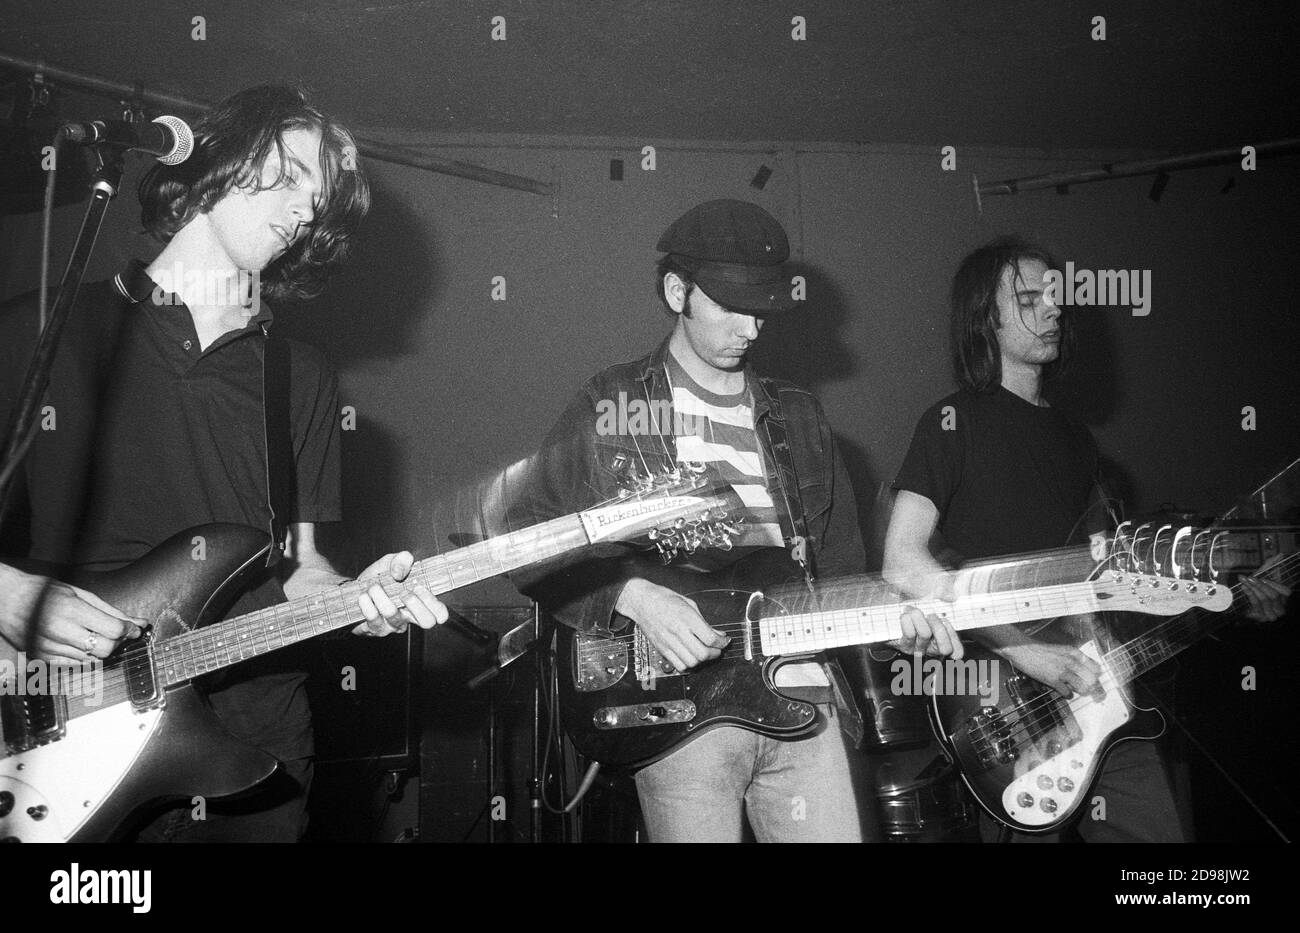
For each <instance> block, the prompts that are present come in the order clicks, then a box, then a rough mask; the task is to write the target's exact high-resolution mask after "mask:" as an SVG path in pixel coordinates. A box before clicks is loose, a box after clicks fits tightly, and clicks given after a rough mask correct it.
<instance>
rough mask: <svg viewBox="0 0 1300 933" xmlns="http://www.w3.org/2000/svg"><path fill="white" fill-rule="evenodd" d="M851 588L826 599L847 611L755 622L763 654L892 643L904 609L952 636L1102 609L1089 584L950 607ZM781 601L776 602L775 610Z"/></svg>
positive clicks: (877, 586) (875, 586)
mask: <svg viewBox="0 0 1300 933" xmlns="http://www.w3.org/2000/svg"><path fill="white" fill-rule="evenodd" d="M856 589H857V593H856V594H846V593H843V592H839V593H835V594H833V596H832V597H831V601H833V602H835V603H846V602H847V603H851V605H849V606H847V607H846V608H824V609H818V610H814V611H806V612H792V613H789V614H787V615H776V616H770V617H766V618H763V619H760V620H759V631H760V635H761V639H762V649H763V653H764V654H766V655H785V654H804V653H812V652H817V651H825V650H827V649H829V648H843V647H847V646H849V645H870V644H875V643H878V642H886V641H893V640H895V639H897V638H901V637H902V634H903V632H902V622H901V616H902V612H903V610H904V609H906V608H907V607H908V606H914V607H916V608H917V609H919V610H920V611H921V612H923V613H925V614H927V615H937V616H942V617H943V618H945V619H947V620H948V621H950V622H951V623H952V626H953V628H954V629H956V630H957V631H967V630H971V629H979V628H987V627H989V626H992V625H1007V624H1015V623H1018V622H1034V621H1037V620H1040V619H1053V618H1056V617H1057V616H1064V615H1080V614H1083V613H1087V612H1097V611H1099V610H1101V609H1103V608H1105V607H1104V606H1103V605H1102V604H1101V601H1100V600H1099V599H1098V598H1097V594H1096V590H1095V589H1094V587H1093V585H1092V584H1091V583H1088V582H1083V583H1062V584H1055V585H1048V586H1041V587H1032V588H1024V589H1011V590H1002V591H999V592H995V593H979V594H974V595H970V596H961V597H959V598H957V599H956V600H954V601H953V602H947V601H945V600H941V599H922V600H906V601H902V602H900V601H899V599H898V593H897V591H896V590H894V589H893V588H892V587H889V586H887V585H886V584H884V583H882V582H876V583H872V584H862V585H860V586H859V587H857V588H856ZM805 598H806V597H805ZM782 602H783V601H782V600H780V599H777V600H776V603H777V605H781V604H782Z"/></svg>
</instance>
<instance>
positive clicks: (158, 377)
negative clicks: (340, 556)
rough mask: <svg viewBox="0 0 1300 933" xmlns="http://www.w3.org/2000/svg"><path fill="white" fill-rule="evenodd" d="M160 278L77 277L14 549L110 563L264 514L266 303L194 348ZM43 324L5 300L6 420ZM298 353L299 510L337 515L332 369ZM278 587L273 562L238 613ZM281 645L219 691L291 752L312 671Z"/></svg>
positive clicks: (304, 351) (216, 697)
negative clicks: (195, 530) (80, 282)
mask: <svg viewBox="0 0 1300 933" xmlns="http://www.w3.org/2000/svg"><path fill="white" fill-rule="evenodd" d="M155 288H156V287H155V285H154V283H153V281H152V280H151V279H150V278H149V277H148V276H147V275H146V274H145V272H144V267H143V265H142V264H140V263H133V264H132V265H131V266H130V267H128V269H127V270H125V271H124V272H123V273H121V274H120V275H119V276H117V277H116V278H115V279H110V280H108V281H105V282H98V283H94V284H91V285H87V286H85V287H84V288H83V289H82V290H81V294H80V295H79V297H78V301H77V306H76V307H75V308H74V309H73V311H72V313H71V315H70V317H69V319H68V323H67V326H66V328H65V330H64V334H63V339H62V342H61V343H60V346H59V350H58V354H57V356H56V358H55V363H54V369H53V372H52V374H51V380H50V387H49V391H48V393H47V396H46V400H45V405H46V406H49V407H48V408H46V409H45V410H44V411H45V417H46V424H45V425H44V427H46V428H47V429H45V430H41V431H39V432H38V434H37V437H36V440H35V442H34V443H33V445H32V449H31V451H30V452H29V454H28V457H27V460H26V463H25V470H24V473H25V482H26V490H27V495H26V497H25V503H24V505H25V509H20V510H18V514H19V515H20V516H23V517H25V521H20V522H18V523H17V524H16V525H11V526H10V527H8V528H7V529H6V530H5V534H4V543H5V545H6V550H7V552H8V554H9V555H10V556H18V557H28V558H32V559H35V560H38V561H40V562H43V563H47V564H51V565H55V566H73V567H84V568H87V569H93V570H112V569H116V568H118V567H121V566H124V565H126V564H128V563H130V562H131V561H133V560H135V559H136V558H138V557H140V556H142V555H143V554H145V553H146V552H147V551H148V550H150V549H151V548H152V547H154V546H156V545H157V544H159V543H161V542H162V541H164V540H166V539H167V538H168V537H170V536H171V535H173V534H175V533H176V532H178V531H182V530H184V529H186V528H189V527H191V526H194V525H199V524H203V523H206V522H234V523H239V524H245V525H251V526H253V527H256V528H261V529H265V528H267V525H268V520H269V517H270V507H269V505H268V504H267V493H266V488H267V484H266V450H265V448H266V443H265V435H264V427H263V405H262V358H263V352H264V338H263V329H262V328H263V326H269V325H270V323H271V313H270V311H269V310H267V309H266V308H265V305H263V309H262V310H261V313H259V314H258V315H257V316H256V317H254V318H253V319H252V320H251V321H250V322H249V323H248V325H247V326H245V327H244V328H242V329H240V330H237V331H233V332H231V333H228V334H225V335H223V336H222V337H221V338H219V339H218V340H216V341H215V342H214V343H212V344H211V345H210V346H209V347H208V348H207V349H206V350H202V351H201V350H200V349H199V339H198V335H197V333H196V331H195V328H194V321H193V318H192V317H191V315H190V312H189V309H188V308H187V307H186V306H185V305H184V304H183V303H181V302H180V299H179V298H177V297H176V296H167V297H166V299H165V300H164V302H163V303H157V302H156V298H155V294H154V293H155ZM157 294H158V295H161V294H162V293H161V290H157ZM128 296H129V297H128ZM168 301H170V302H174V303H170V304H169V303H167V302H168ZM37 336H38V327H37V314H36V308H35V298H34V296H24V297H22V298H19V299H16V300H14V301H13V302H9V303H7V304H6V305H5V306H4V307H3V308H2V309H0V367H3V372H0V419H3V420H0V424H8V418H9V415H10V412H11V411H12V409H13V407H14V404H15V402H16V401H17V394H18V392H19V390H20V387H21V382H22V379H23V376H24V375H25V373H26V370H27V364H28V361H29V359H30V357H31V352H32V349H33V347H34V346H35V342H36V339H37ZM289 356H290V386H291V389H290V395H291V398H290V422H291V425H292V435H293V451H294V458H295V466H296V470H295V473H296V476H295V484H294V485H295V487H296V494H295V499H294V502H293V507H292V510H291V515H290V520H291V521H295V522H326V521H337V520H339V519H340V518H341V502H340V478H339V477H340V468H339V423H338V420H337V418H338V414H337V413H338V386H337V379H336V377H335V375H334V373H333V371H332V369H331V368H330V367H329V365H328V364H327V362H326V361H325V359H324V358H323V356H322V355H321V354H320V353H319V352H318V351H316V350H314V349H312V348H311V347H308V346H306V345H304V344H300V343H297V342H292V341H291V342H290V354H289ZM50 428H52V429H50ZM24 512H25V516H24V515H23V513H24ZM15 552H17V553H15ZM283 601H284V591H283V589H282V588H281V586H280V583H279V581H278V580H277V579H276V578H275V577H274V575H272V574H267V577H266V579H264V580H263V581H262V582H261V583H260V584H259V585H258V586H256V587H255V588H254V589H252V590H250V591H249V592H248V593H246V594H244V595H243V596H242V597H241V599H240V600H239V601H238V602H237V603H236V605H235V606H234V608H233V609H232V614H239V613H242V612H247V611H250V610H252V609H256V608H261V607H263V606H268V605H272V604H274V603H278V602H283ZM284 655H285V653H284V652H278V653H273V654H270V655H267V656H266V657H265V658H263V659H260V660H259V661H256V662H252V663H249V664H244V665H240V666H238V667H236V668H234V669H233V670H232V672H231V677H230V681H229V682H230V683H231V684H233V686H230V687H225V688H223V689H221V690H219V691H217V692H215V693H213V694H212V695H211V697H210V698H211V699H212V702H213V705H214V706H215V707H216V708H217V710H218V712H219V713H221V715H222V718H223V720H225V722H226V725H227V726H228V727H229V728H230V729H231V731H232V732H234V733H235V734H236V735H238V736H240V737H241V738H244V739H245V740H247V741H250V742H253V743H254V744H257V745H260V746H262V747H264V748H267V750H269V751H272V752H273V753H275V754H277V755H278V756H279V757H282V758H293V757H304V756H306V755H309V754H310V753H311V733H310V725H309V719H308V714H307V707H306V698H305V693H304V692H303V690H302V689H301V688H302V681H303V675H302V674H301V673H300V672H298V671H296V670H293V667H294V665H293V664H292V660H291V658H289V657H287V656H284Z"/></svg>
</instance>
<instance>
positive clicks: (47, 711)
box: [0, 694, 68, 755]
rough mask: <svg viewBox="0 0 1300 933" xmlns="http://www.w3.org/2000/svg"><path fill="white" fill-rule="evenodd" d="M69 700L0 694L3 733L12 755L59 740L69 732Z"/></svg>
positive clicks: (62, 697) (54, 697) (7, 750)
mask: <svg viewBox="0 0 1300 933" xmlns="http://www.w3.org/2000/svg"><path fill="white" fill-rule="evenodd" d="M67 726H68V701H67V698H66V697H64V696H62V695H61V694H55V695H51V696H0V735H3V736H4V750H5V751H6V752H8V753H9V754H11V755H17V754H19V753H20V752H27V751H31V750H32V749H33V748H38V747H39V746H41V745H48V744H49V743H50V742H57V741H58V740H59V739H62V738H63V737H64V736H65V735H66V734H67V731H68V728H67Z"/></svg>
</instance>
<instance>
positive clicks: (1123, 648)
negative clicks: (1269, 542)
mask: <svg viewBox="0 0 1300 933" xmlns="http://www.w3.org/2000/svg"><path fill="white" fill-rule="evenodd" d="M1297 563H1300V554H1289V555H1287V556H1286V557H1283V558H1282V559H1281V560H1279V561H1278V562H1277V563H1276V564H1274V565H1273V566H1271V567H1269V568H1268V570H1267V571H1266V572H1267V573H1269V574H1270V575H1276V576H1278V577H1282V576H1283V574H1284V571H1285V572H1289V571H1292V570H1295V569H1297V568H1296V566H1295V565H1296V564H1297ZM1286 582H1288V583H1292V582H1295V576H1294V575H1292V576H1291V579H1289V580H1288V581H1286ZM1241 588H1242V584H1241V583H1238V584H1236V585H1234V586H1233V587H1232V591H1233V601H1234V602H1236V598H1237V597H1238V596H1239V595H1241V594H1240V592H1239V590H1241ZM1241 592H1244V590H1241ZM1228 614H1229V613H1224V615H1225V616H1226V615H1228ZM1182 615H1183V613H1180V614H1179V615H1178V616H1174V617H1173V618H1171V619H1168V620H1166V621H1165V622H1162V623H1159V624H1157V625H1156V626H1154V627H1153V628H1152V630H1149V631H1147V632H1144V633H1143V634H1142V635H1140V636H1138V637H1137V638H1134V639H1132V640H1131V641H1128V642H1125V643H1124V644H1122V645H1119V646H1117V647H1115V648H1113V649H1111V650H1110V651H1108V652H1107V653H1106V655H1105V656H1104V661H1105V662H1106V670H1105V672H1104V673H1103V674H1102V677H1101V678H1099V679H1098V685H1099V686H1101V687H1103V688H1104V689H1106V690H1108V691H1109V690H1114V689H1117V688H1118V687H1120V686H1122V685H1123V684H1124V683H1127V682H1128V680H1131V679H1132V677H1131V676H1128V677H1126V678H1125V679H1123V680H1121V679H1118V678H1117V676H1116V675H1115V673H1114V671H1113V670H1112V667H1111V663H1112V660H1113V658H1114V657H1116V656H1119V655H1126V654H1128V653H1129V652H1130V651H1131V647H1130V646H1132V645H1133V644H1135V643H1137V642H1144V641H1148V640H1151V641H1154V643H1156V644H1159V643H1160V642H1159V640H1157V639H1154V638H1153V635H1152V632H1153V631H1157V630H1159V629H1161V628H1164V627H1166V626H1170V625H1172V624H1173V623H1174V622H1175V621H1176V620H1177V619H1179V618H1181V616H1182ZM1225 621H1226V619H1225ZM1180 650H1181V649H1180ZM1048 689H1049V691H1051V693H1050V695H1044V696H1042V697H1039V698H1038V699H1037V700H1034V701H1032V702H1030V703H1027V704H1025V705H1024V706H1022V707H1017V713H1018V714H1019V715H1018V717H1017V724H1016V726H1014V727H1013V728H1011V729H1008V730H1005V731H1002V732H999V733H997V734H996V736H997V738H996V740H995V739H994V738H990V737H989V736H988V735H987V734H981V740H983V741H985V742H987V743H988V746H989V747H988V748H987V749H986V750H988V751H992V748H993V746H994V744H995V742H996V741H1007V740H1009V739H1013V738H1014V739H1016V740H1017V742H1018V741H1019V739H1020V737H1021V736H1022V735H1024V734H1025V733H1028V732H1029V731H1030V729H1031V728H1032V726H1031V724H1030V723H1029V722H1028V721H1027V720H1028V719H1030V718H1031V716H1033V715H1037V714H1039V713H1042V712H1045V711H1046V710H1047V708H1048V707H1050V706H1054V705H1059V704H1064V705H1065V707H1066V708H1067V709H1068V710H1069V711H1070V713H1071V714H1072V715H1073V714H1075V713H1077V712H1078V711H1080V710H1082V709H1085V708H1086V707H1087V705H1088V704H1090V703H1092V702H1094V701H1093V700H1092V698H1091V695H1083V696H1074V697H1071V698H1069V699H1066V698H1065V697H1062V696H1061V695H1060V694H1059V693H1057V692H1056V691H1055V690H1052V689H1051V688H1050V687H1049V688H1048ZM1026 714H1029V715H1026ZM972 745H974V743H972Z"/></svg>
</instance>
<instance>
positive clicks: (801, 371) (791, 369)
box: [750, 265, 854, 394]
mask: <svg viewBox="0 0 1300 933" xmlns="http://www.w3.org/2000/svg"><path fill="white" fill-rule="evenodd" d="M791 269H792V274H793V275H802V276H803V277H804V279H805V280H806V282H807V288H808V300H807V301H806V302H805V303H804V304H803V306H802V307H800V308H797V309H795V310H794V311H789V312H786V313H784V314H777V315H775V316H773V317H772V318H771V319H770V320H767V321H765V322H764V324H763V333H762V336H761V339H760V340H759V341H758V343H757V344H755V346H754V349H753V352H752V353H751V356H750V359H751V361H752V362H753V364H754V366H755V368H756V369H757V370H758V371H759V372H760V373H762V374H763V375H765V376H773V377H776V378H778V379H788V380H790V381H791V382H793V383H795V384H797V385H801V386H803V387H804V388H806V389H809V390H811V391H812V392H813V393H814V394H816V393H817V391H818V387H819V386H822V385H825V384H827V383H831V382H837V381H839V380H842V379H849V378H852V376H853V371H854V364H853V355H852V354H851V353H849V351H848V350H847V349H846V348H845V346H844V343H843V341H842V340H841V339H840V337H839V332H840V330H841V328H842V327H843V325H844V322H845V320H846V319H847V318H848V314H849V308H848V306H847V302H846V301H845V299H844V293H843V291H842V290H841V289H840V287H839V285H838V284H837V283H836V282H835V280H834V279H833V278H831V277H830V276H829V275H827V274H826V273H825V272H824V271H823V270H822V269H820V268H818V267H816V266H805V265H792V266H791Z"/></svg>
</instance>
